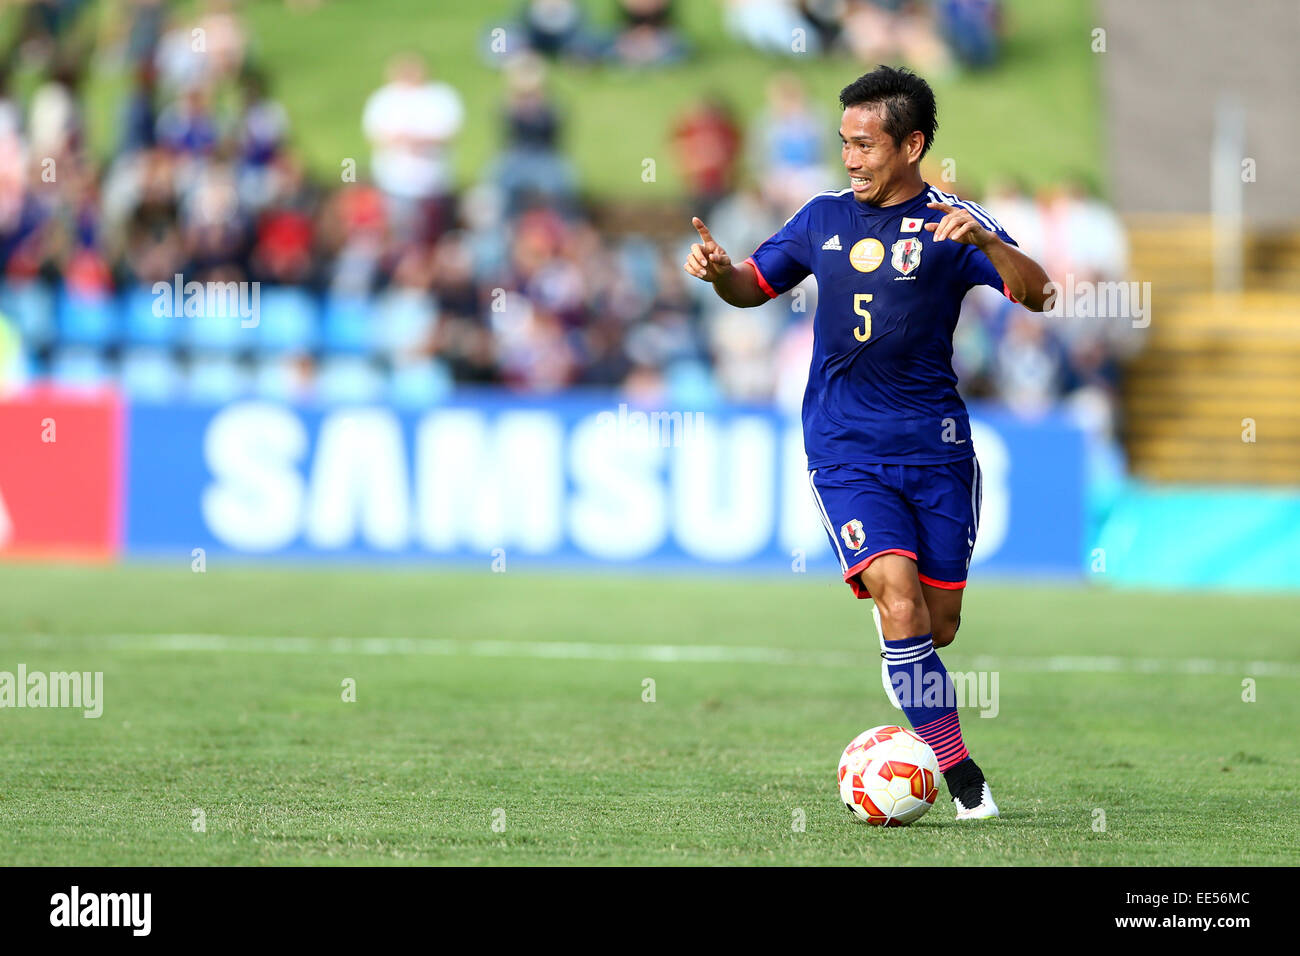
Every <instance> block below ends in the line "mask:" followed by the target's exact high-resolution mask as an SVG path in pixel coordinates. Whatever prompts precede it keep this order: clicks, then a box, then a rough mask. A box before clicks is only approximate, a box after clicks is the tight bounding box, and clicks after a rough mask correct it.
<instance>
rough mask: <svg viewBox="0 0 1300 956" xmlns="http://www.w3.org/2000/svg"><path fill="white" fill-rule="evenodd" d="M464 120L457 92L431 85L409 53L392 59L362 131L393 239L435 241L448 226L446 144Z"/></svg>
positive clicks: (448, 162)
mask: <svg viewBox="0 0 1300 956" xmlns="http://www.w3.org/2000/svg"><path fill="white" fill-rule="evenodd" d="M464 115H465V108H464V106H463V105H462V103H461V99H460V96H459V95H458V94H457V93H456V91H455V90H454V89H452V87H450V86H449V85H447V84H446V83H434V82H430V81H429V79H428V78H427V76H426V74H425V69H424V64H423V62H422V61H421V60H420V58H419V57H418V56H416V55H414V54H403V55H402V56H399V57H397V58H396V59H394V60H393V62H392V64H391V65H390V66H389V71H388V83H387V84H386V85H384V86H382V87H380V88H379V89H378V90H376V91H375V92H374V93H372V94H371V95H370V99H369V100H367V101H366V107H365V112H364V114H363V116H362V127H363V128H364V130H365V133H366V138H367V139H369V140H370V143H371V147H372V150H373V152H372V156H371V172H372V175H373V177H374V180H375V184H376V185H377V186H378V187H379V188H380V189H381V190H382V191H383V193H384V195H385V196H386V197H387V198H388V212H389V220H390V223H389V224H390V228H391V229H392V231H393V234H394V236H396V237H397V238H398V239H400V240H409V239H414V238H436V236H438V235H440V234H441V233H442V232H444V231H446V229H447V228H448V227H449V225H450V223H449V222H448V218H449V214H450V208H451V193H452V187H453V185H454V184H453V177H452V167H451V159H450V156H449V151H448V144H449V143H450V142H451V140H452V139H453V138H454V137H455V136H456V134H457V133H458V132H459V131H460V127H461V123H462V122H463V121H464Z"/></svg>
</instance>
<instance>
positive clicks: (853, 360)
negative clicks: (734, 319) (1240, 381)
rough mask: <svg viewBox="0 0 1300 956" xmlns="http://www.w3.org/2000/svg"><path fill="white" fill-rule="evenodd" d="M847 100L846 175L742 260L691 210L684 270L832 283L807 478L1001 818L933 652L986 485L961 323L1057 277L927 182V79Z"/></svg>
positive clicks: (745, 298)
mask: <svg viewBox="0 0 1300 956" xmlns="http://www.w3.org/2000/svg"><path fill="white" fill-rule="evenodd" d="M840 104H841V105H842V106H843V107H844V113H843V117H842V119H841V121H840V140H841V142H842V143H843V149H842V156H843V161H844V168H845V170H846V171H847V172H848V176H849V186H848V188H847V189H841V190H838V191H837V190H831V191H828V192H824V193H820V194H818V195H816V196H814V197H812V198H811V199H810V200H808V202H806V203H805V204H804V206H803V208H801V209H800V210H799V211H798V212H796V213H795V214H794V216H792V217H791V218H790V219H789V220H788V221H787V222H786V224H785V225H784V226H783V227H782V228H781V229H780V231H779V232H777V233H776V234H775V235H774V236H772V237H771V238H770V239H768V240H767V241H766V242H764V243H763V244H762V245H760V246H759V247H758V249H757V250H756V251H755V252H754V254H753V255H752V256H750V257H749V258H748V259H746V260H745V261H744V262H743V263H741V264H739V265H735V264H733V263H732V261H731V258H730V257H729V256H728V255H727V253H726V252H725V251H724V250H723V248H722V247H721V246H720V245H718V243H717V241H716V240H715V239H714V238H713V236H712V235H711V234H710V233H709V229H708V227H707V226H706V225H705V224H704V223H703V222H701V221H700V220H699V219H698V218H696V219H693V220H692V224H693V225H694V226H695V229H696V230H697V231H698V232H699V236H700V241H699V242H697V243H695V244H693V245H692V246H691V252H690V256H689V258H688V259H687V261H686V263H685V266H684V268H685V270H686V271H687V272H688V273H690V274H691V275H693V276H696V277H697V278H699V279H702V280H704V281H705V282H709V283H712V285H713V289H714V291H715V292H716V293H717V294H718V296H720V297H721V298H722V299H723V300H724V301H725V302H728V303H730V304H731V305H734V306H739V307H742V308H749V307H752V306H757V305H761V304H762V303H764V302H767V301H768V300H769V299H772V298H775V297H776V296H778V295H780V294H782V293H784V292H786V291H788V290H789V289H791V288H793V287H794V286H795V285H797V284H798V283H800V282H801V281H803V279H804V278H805V277H806V276H808V275H809V274H811V275H813V276H815V277H816V278H817V289H818V304H817V314H816V316H815V317H814V320H813V352H812V364H811V367H810V369H809V373H808V388H807V391H806V392H805V393H804V401H803V430H804V450H805V451H806V453H807V456H808V468H809V471H808V484H809V485H810V487H811V489H812V495H813V499H814V501H815V503H816V505H817V510H818V511H819V513H820V514H821V519H822V523H823V525H825V527H826V533H827V534H828V535H829V536H830V540H831V545H832V547H834V549H835V553H836V555H837V556H838V558H839V561H840V567H841V570H842V571H843V574H844V580H845V582H846V583H847V584H848V585H849V586H850V587H851V588H852V589H853V593H854V594H856V595H857V596H858V597H859V598H867V597H870V598H872V599H873V601H874V604H873V607H872V615H873V618H874V620H875V623H876V629H877V633H878V636H879V638H880V650H881V658H882V664H881V670H882V681H883V683H884V685H885V690H886V692H887V693H888V694H889V695H890V698H891V700H892V701H893V703H894V705H895V706H897V707H900V708H901V709H902V710H903V712H904V713H905V714H906V715H907V719H908V720H909V721H910V723H911V724H912V727H913V729H914V730H915V731H916V733H917V734H918V735H919V736H920V737H921V738H922V739H923V740H925V741H926V743H928V744H929V745H930V747H931V748H932V749H933V750H934V752H935V755H936V756H937V757H938V758H939V769H940V770H941V771H942V772H943V775H944V781H945V782H946V783H947V785H948V792H949V793H950V794H951V796H952V800H953V802H954V804H955V805H956V808H957V819H958V820H972V819H980V818H984V817H995V816H997V814H998V808H997V805H996V804H995V803H994V802H993V794H992V792H991V791H990V790H989V785H988V783H987V782H986V781H985V779H984V774H983V772H982V771H981V770H980V768H979V767H978V766H977V765H976V763H975V761H974V760H972V759H971V757H970V754H969V753H967V751H966V746H965V744H964V743H963V741H962V735H961V725H960V722H959V720H958V717H957V708H956V703H955V697H954V694H953V689H952V681H951V679H950V678H949V677H948V672H947V671H946V670H945V669H944V666H943V663H942V662H941V661H940V659H939V655H938V654H937V653H936V648H940V647H946V646H947V645H949V644H951V643H952V641H953V638H954V637H955V636H956V633H957V627H958V624H959V623H960V621H961V599H962V591H963V588H965V586H966V573H967V569H968V568H969V566H970V556H971V550H972V549H973V548H974V546H975V535H976V532H977V531H978V529H979V513H980V499H981V491H982V488H981V481H980V468H979V461H978V460H977V459H976V457H975V449H974V447H973V445H972V442H971V434H970V421H969V418H968V416H967V413H966V406H965V404H964V403H963V402H962V399H961V396H960V395H958V394H957V376H956V374H955V373H954V372H953V369H952V334H953V329H954V327H955V326H956V324H957V314H958V311H959V309H960V306H961V300H962V298H963V297H964V296H965V295H966V292H967V291H968V290H969V289H971V288H972V287H973V286H976V285H981V284H983V285H989V286H992V287H993V288H995V289H999V290H1001V291H1002V292H1003V294H1004V295H1007V296H1008V297H1010V298H1011V299H1012V300H1013V301H1016V302H1019V303H1021V304H1022V305H1024V306H1025V307H1027V308H1029V309H1031V310H1033V311H1036V312H1039V311H1042V310H1043V309H1044V308H1045V307H1046V306H1047V305H1049V304H1050V303H1048V302H1047V290H1048V277H1047V274H1046V273H1045V272H1044V271H1043V269H1042V268H1041V267H1040V266H1039V265H1038V263H1036V262H1034V261H1033V260H1032V259H1030V258H1029V257H1028V256H1026V255H1025V254H1024V253H1022V252H1021V251H1020V250H1019V249H1017V248H1016V245H1015V242H1014V240H1012V238H1011V237H1010V236H1009V235H1007V233H1006V232H1005V231H1004V230H1003V229H1002V227H1001V225H999V223H998V222H997V220H995V219H994V218H993V217H992V216H990V215H989V214H988V213H987V212H986V211H985V210H984V209H982V208H980V206H978V205H976V204H975V203H973V202H965V201H962V200H959V199H958V198H957V197H956V196H953V195H950V194H948V193H945V192H942V191H940V190H938V189H935V188H934V187H932V186H930V185H929V184H928V183H926V182H925V181H924V180H923V179H922V178H921V172H920V163H921V159H922V157H924V156H925V154H926V152H927V151H928V150H929V149H930V146H931V144H932V143H933V142H934V134H935V130H936V128H937V127H938V121H937V117H936V115H935V102H934V93H933V92H932V91H931V89H930V87H929V84H927V83H926V82H925V80H923V79H922V78H920V77H919V76H917V75H915V74H914V73H911V72H910V71H907V70H895V69H891V68H889V67H885V66H881V67H880V68H878V69H876V70H874V71H873V72H871V73H868V74H866V75H865V76H862V77H860V78H859V79H857V80H855V81H854V82H853V83H850V84H849V85H848V86H846V87H845V88H844V89H843V91H841V93H840ZM937 687H942V688H944V693H943V694H942V700H936V699H935V698H937V697H939V696H940V695H938V694H936V693H934V688H937ZM926 688H929V689H930V692H929V693H928V694H927V693H923V691H924V690H925V689H926Z"/></svg>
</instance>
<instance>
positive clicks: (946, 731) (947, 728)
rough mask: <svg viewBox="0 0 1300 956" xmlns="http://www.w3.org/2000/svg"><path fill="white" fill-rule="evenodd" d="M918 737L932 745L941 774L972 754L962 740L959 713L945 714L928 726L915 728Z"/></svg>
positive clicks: (923, 725)
mask: <svg viewBox="0 0 1300 956" xmlns="http://www.w3.org/2000/svg"><path fill="white" fill-rule="evenodd" d="M913 730H915V731H916V735H917V736H918V737H920V738H921V739H922V740H924V741H925V742H926V743H927V744H929V745H930V749H931V750H933V751H934V755H935V756H936V757H938V758H939V772H940V773H947V772H948V771H949V770H950V769H951V768H953V767H955V766H956V765H957V764H959V763H961V762H962V761H963V760H965V759H966V758H967V757H969V756H970V754H969V753H968V752H967V750H966V744H965V743H963V742H962V739H961V721H960V720H958V718H957V711H955V710H954V711H952V712H951V713H948V714H944V715H943V716H942V717H938V718H936V719H934V720H932V721H930V722H929V723H928V724H922V725H921V726H920V727H914V728H913Z"/></svg>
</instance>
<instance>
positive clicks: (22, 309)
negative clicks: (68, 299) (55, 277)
mask: <svg viewBox="0 0 1300 956" xmlns="http://www.w3.org/2000/svg"><path fill="white" fill-rule="evenodd" d="M0 312H3V313H4V314H5V315H7V316H9V317H10V318H11V319H13V320H14V321H15V322H16V323H17V325H18V332H19V334H20V335H21V336H22V338H23V342H24V344H25V345H26V346H27V348H29V349H40V348H45V347H47V346H49V345H50V344H51V343H53V341H54V339H55V336H56V331H57V330H56V329H55V327H54V293H53V291H52V290H51V289H50V287H49V286H47V285H46V284H45V283H44V282H34V281H33V282H6V283H4V284H0Z"/></svg>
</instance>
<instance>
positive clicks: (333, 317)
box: [322, 295, 375, 355]
mask: <svg viewBox="0 0 1300 956" xmlns="http://www.w3.org/2000/svg"><path fill="white" fill-rule="evenodd" d="M374 311H375V307H374V303H373V302H371V300H370V299H369V298H367V297H363V296H338V295H332V296H329V298H328V299H326V302H325V322H324V335H323V343H322V344H323V348H324V350H325V352H326V353H327V354H330V355H366V354H368V353H369V352H370V350H371V346H372V343H373V341H374V328H373V322H374Z"/></svg>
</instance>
